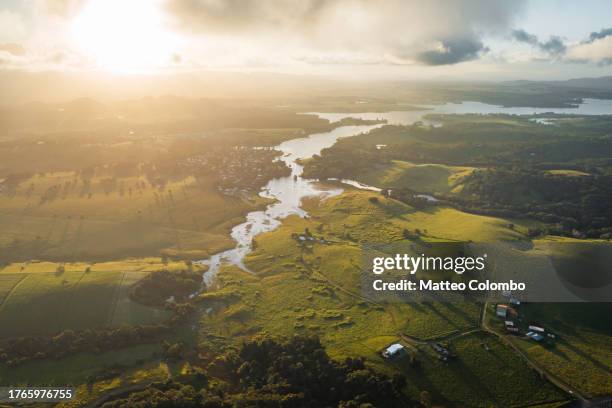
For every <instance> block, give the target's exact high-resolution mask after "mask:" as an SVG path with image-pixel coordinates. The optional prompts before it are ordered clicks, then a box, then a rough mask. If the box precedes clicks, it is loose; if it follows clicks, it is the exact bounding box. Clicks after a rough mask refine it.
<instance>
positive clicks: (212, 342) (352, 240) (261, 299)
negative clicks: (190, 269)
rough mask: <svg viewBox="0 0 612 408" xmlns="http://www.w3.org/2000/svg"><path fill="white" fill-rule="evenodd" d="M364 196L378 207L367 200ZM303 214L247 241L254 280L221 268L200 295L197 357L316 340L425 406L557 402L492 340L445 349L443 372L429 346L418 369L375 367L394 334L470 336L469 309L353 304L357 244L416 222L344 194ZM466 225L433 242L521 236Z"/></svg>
mask: <svg viewBox="0 0 612 408" xmlns="http://www.w3.org/2000/svg"><path fill="white" fill-rule="evenodd" d="M373 196H376V197H378V198H379V200H378V202H372V201H370V200H369V198H370V197H373ZM305 206H306V208H307V209H308V211H309V214H310V218H307V219H303V218H299V217H296V216H292V217H289V218H287V219H285V220H284V221H283V224H282V225H281V226H280V227H279V228H278V229H277V230H275V231H272V232H270V233H266V234H263V235H261V236H258V237H257V239H256V244H255V248H256V249H255V250H254V252H253V253H252V254H250V255H249V256H248V257H247V260H246V264H247V266H248V267H249V268H250V269H251V270H252V271H254V272H256V274H254V275H253V274H249V273H246V272H243V271H240V270H238V269H237V268H236V267H225V268H223V269H222V270H221V272H220V274H219V278H218V287H217V288H216V289H213V290H209V291H207V292H206V293H204V294H202V295H201V299H202V302H203V304H204V307H205V308H208V307H211V308H212V311H211V313H209V314H207V315H204V316H203V317H202V324H201V329H200V345H201V346H202V347H203V349H204V350H205V351H206V350H208V352H209V353H210V354H211V355H214V354H215V353H216V350H218V349H220V348H221V349H222V348H223V347H226V346H227V345H229V344H239V343H240V342H241V341H242V340H243V339H245V338H247V337H251V336H256V335H258V334H268V335H273V336H291V335H293V334H297V333H301V334H317V335H318V336H319V337H320V338H321V339H322V341H323V343H324V345H325V347H326V350H327V351H328V353H329V354H330V355H331V356H332V357H334V358H336V359H340V360H342V359H344V358H346V357H356V356H361V357H364V358H365V359H366V361H367V362H368V364H369V365H371V366H374V367H376V368H378V369H379V370H381V371H383V372H386V373H388V374H393V373H395V372H398V371H400V372H406V373H407V374H408V375H409V384H408V388H407V389H408V391H409V394H410V395H411V396H413V397H415V398H417V399H418V398H419V395H420V393H421V391H423V390H427V391H429V392H430V393H431V394H432V398H433V401H434V402H435V403H439V404H446V405H448V406H454V405H457V404H450V403H449V401H453V402H454V403H456V402H457V401H458V405H457V406H466V407H480V406H483V407H484V406H518V405H523V404H525V405H526V404H535V403H540V402H544V401H553V400H559V399H564V396H563V395H562V394H561V393H560V392H558V391H557V390H556V389H555V388H554V387H552V386H551V385H550V384H548V383H547V382H546V381H545V380H543V379H541V378H540V377H539V376H537V375H536V374H535V373H533V372H532V371H531V370H530V369H529V368H528V367H527V365H526V364H525V363H523V362H522V361H521V360H520V358H519V357H518V356H517V355H516V354H514V352H513V351H512V350H511V349H508V348H507V347H506V346H504V345H503V344H501V343H499V342H497V341H496V340H495V339H494V338H488V337H487V338H486V339H485V341H487V342H488V343H490V350H491V351H486V350H485V349H484V348H483V347H482V346H481V345H480V342H481V341H483V340H482V339H481V338H480V337H479V336H477V335H473V336H472V335H468V336H465V337H460V338H458V339H456V344H455V343H454V345H453V347H454V349H456V352H457V354H458V355H459V358H458V360H457V361H454V362H452V363H448V364H446V363H442V362H441V361H439V360H438V359H437V355H435V354H434V353H433V352H432V351H431V349H430V348H429V346H422V347H423V350H422V351H421V352H419V354H418V358H419V359H420V360H422V366H421V368H419V369H418V370H417V369H415V368H414V367H412V366H410V365H407V366H404V365H402V364H390V363H389V362H388V361H386V360H384V359H383V358H382V357H381V355H380V352H381V350H382V349H383V348H384V347H386V346H388V345H389V344H390V343H393V342H396V341H397V340H398V338H400V336H401V335H403V334H406V335H409V336H411V337H413V338H416V339H420V340H428V339H432V338H436V337H439V336H444V335H450V334H456V333H459V332H464V331H468V330H472V329H475V328H477V326H478V322H479V318H480V306H479V305H478V304H476V303H473V302H463V303H452V304H451V303H448V304H444V303H420V304H405V303H379V302H376V301H374V300H372V299H368V298H364V297H363V296H362V293H361V287H360V285H361V281H360V271H361V263H362V261H363V260H362V254H361V247H360V245H361V243H367V242H378V243H380V242H390V241H393V240H399V239H403V238H402V237H401V232H402V229H403V228H414V224H413V223H414V221H413V218H412V217H415V216H417V217H418V216H419V214H420V213H417V212H414V210H413V209H412V208H410V207H409V206H406V205H404V204H402V203H398V202H397V201H394V200H388V199H385V198H383V197H380V196H379V195H376V194H373V193H369V192H363V191H353V190H348V191H346V192H345V193H343V194H342V195H340V196H337V197H333V198H329V199H326V200H323V201H320V200H317V199H312V200H308V201H307V202H306V204H305ZM427 216H428V217H430V218H433V219H435V217H440V216H441V217H449V216H450V215H449V214H444V213H443V214H442V215H440V214H438V213H433V214H427ZM466 216H468V215H466ZM468 217H469V218H468V220H467V221H463V222H465V223H467V224H468V225H472V224H473V227H471V228H473V230H468V231H466V232H464V234H466V235H458V233H457V232H455V229H454V228H452V229H451V228H449V227H450V226H452V225H454V224H452V223H451V224H449V223H448V221H447V220H441V221H439V225H440V227H439V228H440V230H439V231H438V232H439V235H440V237H450V238H455V239H459V238H465V237H467V236H469V235H471V238H474V231H476V230H478V229H479V228H480V229H484V230H485V231H488V232H487V234H488V235H481V236H483V237H484V238H483V239H486V238H487V237H490V236H496V237H500V236H501V237H508V238H509V239H512V238H520V237H522V235H521V234H520V233H518V232H515V233H510V232H509V231H510V230H508V229H507V228H506V227H505V225H504V222H503V221H499V222H493V221H494V219H491V218H488V217H478V216H468ZM423 222H425V221H423ZM443 225H445V226H446V230H443V229H442V226H443ZM459 230H460V228H459ZM306 233H310V234H312V235H313V236H314V237H315V238H316V239H315V240H314V241H309V242H307V243H306V244H301V243H300V242H301V241H300V240H299V239H296V234H298V235H299V234H306ZM321 239H323V240H324V242H321V241H320V240H321ZM420 347H421V346H420ZM516 390H521V392H516ZM525 390H527V391H525Z"/></svg>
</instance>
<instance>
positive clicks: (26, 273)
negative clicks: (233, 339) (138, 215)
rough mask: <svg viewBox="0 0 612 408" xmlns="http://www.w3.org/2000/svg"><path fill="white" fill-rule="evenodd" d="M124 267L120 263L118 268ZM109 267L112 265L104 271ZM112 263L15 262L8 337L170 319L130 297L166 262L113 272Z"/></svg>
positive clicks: (5, 302)
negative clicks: (61, 266) (150, 272)
mask: <svg viewBox="0 0 612 408" xmlns="http://www.w3.org/2000/svg"><path fill="white" fill-rule="evenodd" d="M158 262H159V261H158ZM119 265H120V263H119V262H117V263H116V266H117V267H118V266H119ZM179 265H181V264H177V265H174V264H170V265H167V267H169V268H170V269H173V268H177V267H179ZM182 265H183V267H184V264H182ZM103 266H108V267H110V269H108V270H100V269H99V268H100V267H103ZM112 266H113V264H112V263H111V264H100V265H95V264H94V265H92V266H89V270H88V269H87V268H85V267H83V265H82V264H67V265H65V266H64V268H65V270H64V271H63V272H61V271H60V270H58V265H57V264H53V263H40V264H36V263H35V264H28V265H25V266H24V265H21V266H20V265H19V264H16V265H10V266H8V267H6V268H5V269H3V270H1V271H0V294H2V298H1V299H2V301H1V303H0V325H1V326H2V336H3V337H15V336H25V335H34V334H55V333H58V332H60V331H62V330H65V329H73V330H82V329H88V328H101V327H111V326H113V327H117V326H121V325H134V324H152V323H159V322H162V321H164V320H166V319H167V318H168V317H169V312H167V311H164V310H160V309H155V308H151V307H146V306H142V305H140V304H138V303H135V302H133V301H132V300H131V299H130V298H129V288H130V287H131V285H132V284H133V283H134V282H136V281H137V280H139V279H141V278H142V277H144V276H145V275H146V274H147V273H148V272H147V270H146V269H147V268H149V267H155V268H157V269H161V268H162V266H163V265H162V264H161V263H154V262H151V261H149V262H146V261H144V260H141V261H140V263H138V262H137V261H134V262H129V261H128V262H125V263H124V264H123V269H120V270H113V268H112ZM138 269H145V270H138ZM15 270H18V272H16V271H15Z"/></svg>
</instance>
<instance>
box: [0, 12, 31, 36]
mask: <svg viewBox="0 0 612 408" xmlns="http://www.w3.org/2000/svg"><path fill="white" fill-rule="evenodd" d="M25 35H26V25H25V23H24V21H23V19H22V18H21V15H20V14H18V13H15V12H13V11H10V10H0V41H10V42H13V41H22V40H23V39H24V37H25Z"/></svg>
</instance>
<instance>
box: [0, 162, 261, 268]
mask: <svg viewBox="0 0 612 408" xmlns="http://www.w3.org/2000/svg"><path fill="white" fill-rule="evenodd" d="M112 182H113V180H110V179H103V178H99V179H92V180H90V181H89V185H90V187H89V189H88V190H87V192H84V187H82V186H81V184H82V183H83V181H82V180H80V179H77V178H76V177H75V175H74V174H72V173H51V174H47V175H43V176H34V177H32V178H31V179H29V180H26V181H24V182H23V183H21V184H20V185H19V187H18V189H17V191H16V192H15V193H14V194H13V195H2V196H0V255H2V256H3V259H4V260H6V261H22V260H29V259H50V260H61V261H69V260H105V259H120V258H125V257H129V256H149V255H158V254H159V253H166V254H168V255H177V254H180V255H182V256H184V257H206V256H208V255H209V254H210V253H215V252H218V251H219V250H222V249H225V248H228V247H230V246H231V245H232V240H231V238H230V237H229V233H228V232H229V230H230V229H231V227H232V226H233V225H235V224H237V223H239V222H241V220H242V217H243V216H244V214H246V213H247V212H248V211H251V210H253V209H256V208H259V207H261V206H262V205H264V204H265V203H266V200H265V199H263V198H261V197H252V198H237V197H228V196H225V195H222V194H221V193H219V192H218V191H217V189H216V187H215V183H214V181H213V180H208V179H205V178H204V179H198V180H196V179H194V178H192V177H188V178H185V179H183V180H180V181H174V182H169V183H168V184H167V185H166V186H165V187H164V188H163V189H159V188H154V187H152V186H150V185H149V184H147V183H146V180H145V179H144V178H141V177H127V178H122V179H119V181H117V180H114V184H113V183H112ZM109 184H112V189H111V187H109V186H108V185H109Z"/></svg>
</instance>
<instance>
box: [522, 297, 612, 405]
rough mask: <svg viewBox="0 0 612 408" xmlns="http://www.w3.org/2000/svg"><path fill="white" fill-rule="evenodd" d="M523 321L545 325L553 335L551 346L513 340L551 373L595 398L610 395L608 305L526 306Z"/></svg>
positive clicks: (611, 367) (611, 327)
mask: <svg viewBox="0 0 612 408" xmlns="http://www.w3.org/2000/svg"><path fill="white" fill-rule="evenodd" d="M525 313H526V318H527V319H531V320H532V321H537V322H545V323H546V327H547V328H548V329H549V330H550V331H552V332H553V333H555V335H556V336H557V339H556V341H555V342H554V344H553V345H552V346H547V347H543V346H541V345H539V344H534V342H533V341H527V340H522V339H514V341H515V343H516V344H517V345H518V346H519V347H520V348H521V349H523V350H524V351H525V352H526V353H527V355H529V356H530V358H532V359H533V360H534V361H536V362H537V363H538V364H540V365H541V366H542V367H544V368H545V369H546V370H547V371H549V372H550V373H552V374H554V375H556V376H558V377H559V378H561V379H562V380H563V381H565V382H567V383H569V384H571V385H572V386H574V387H576V389H577V390H579V391H581V392H583V393H584V394H586V395H588V396H591V397H595V396H603V395H609V394H610V393H611V392H612V382H611V381H610V379H611V378H612V353H610V336H611V335H612V317H611V316H612V308H611V306H610V304H608V303H604V304H602V303H587V304H584V303H563V304H558V303H540V304H528V305H526V312H525Z"/></svg>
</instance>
